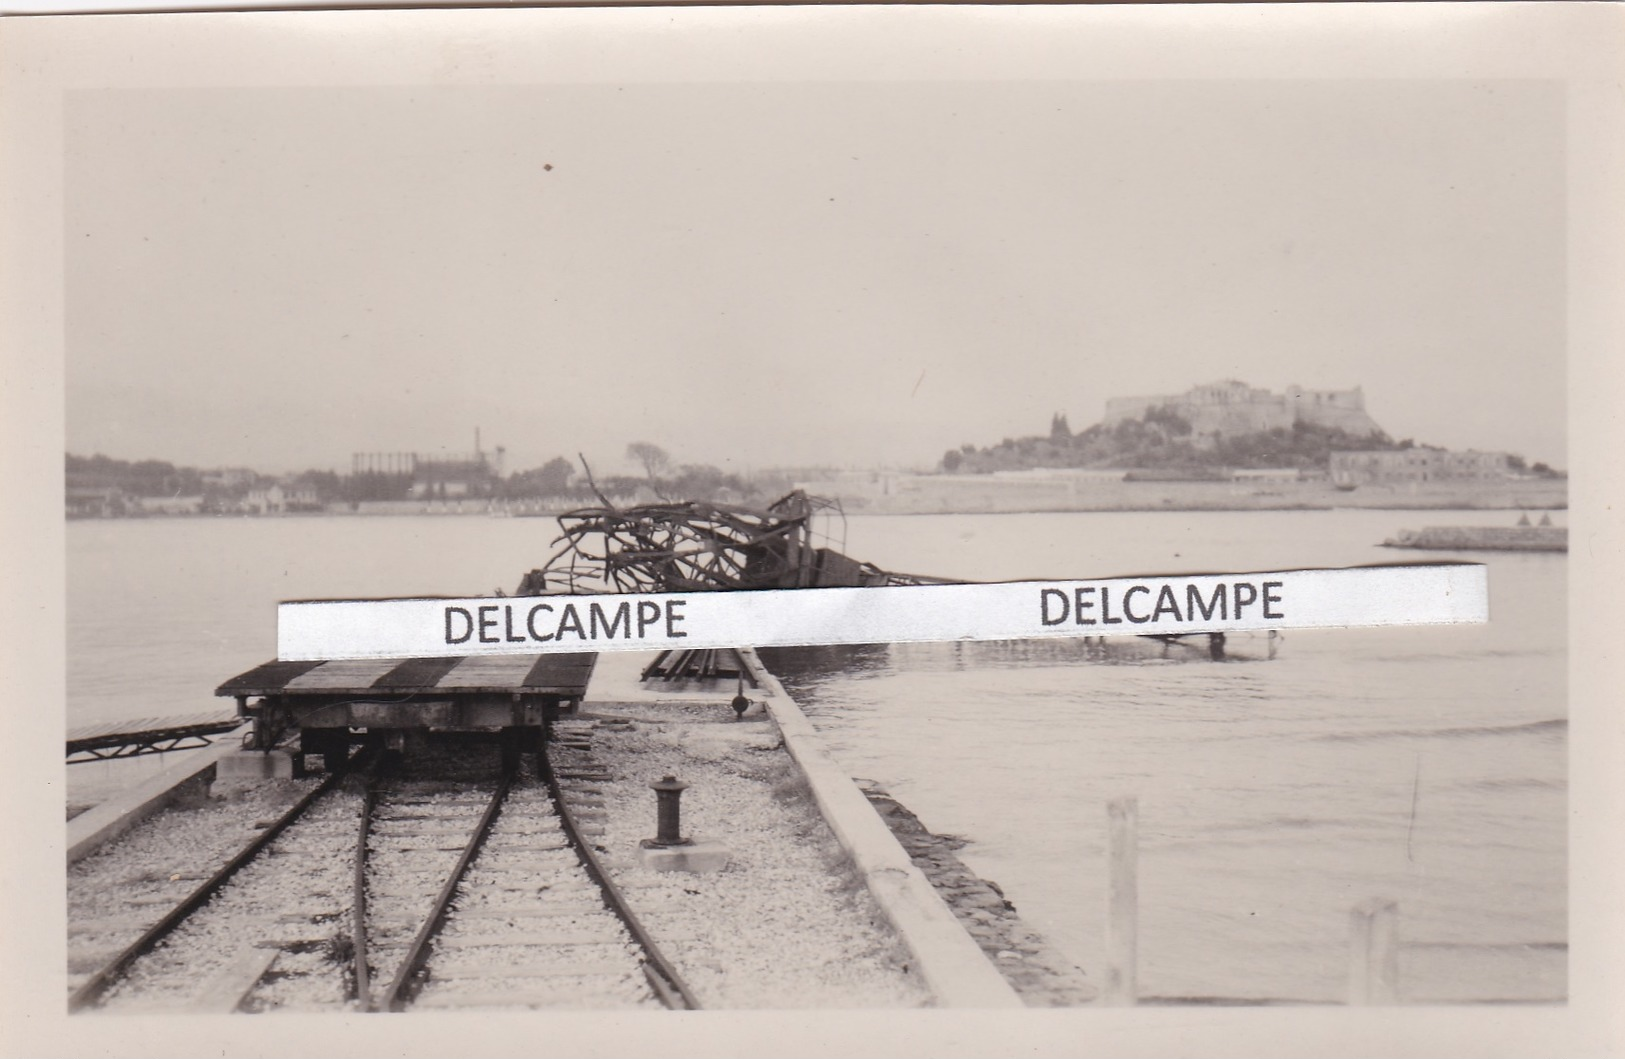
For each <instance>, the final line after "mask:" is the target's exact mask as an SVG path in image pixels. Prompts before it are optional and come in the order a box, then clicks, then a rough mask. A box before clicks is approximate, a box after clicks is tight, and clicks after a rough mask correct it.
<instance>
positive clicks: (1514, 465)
mask: <svg viewBox="0 0 1625 1059" xmlns="http://www.w3.org/2000/svg"><path fill="white" fill-rule="evenodd" d="M1507 467H1508V468H1509V469H1511V470H1514V471H1527V470H1528V469H1529V467H1528V465H1527V464H1525V463H1524V462H1523V457H1522V456H1519V455H1518V454H1516V453H1509V454H1508V455H1507Z"/></svg>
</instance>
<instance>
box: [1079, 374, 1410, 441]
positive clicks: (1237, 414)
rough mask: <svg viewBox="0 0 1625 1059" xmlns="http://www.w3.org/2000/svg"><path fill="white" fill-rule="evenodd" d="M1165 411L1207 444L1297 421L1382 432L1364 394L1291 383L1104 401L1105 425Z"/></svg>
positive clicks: (1208, 387) (1230, 385)
mask: <svg viewBox="0 0 1625 1059" xmlns="http://www.w3.org/2000/svg"><path fill="white" fill-rule="evenodd" d="M1155 410H1163V411H1166V412H1169V413H1172V414H1174V415H1177V416H1179V417H1180V418H1181V419H1183V420H1184V421H1185V422H1187V423H1189V424H1190V427H1191V435H1192V438H1193V441H1194V443H1195V444H1196V445H1198V446H1199V447H1206V446H1211V445H1212V444H1214V443H1215V442H1216V441H1218V440H1219V439H1221V438H1230V437H1239V436H1241V435H1245V434H1257V433H1260V432H1263V431H1268V430H1276V429H1282V430H1290V429H1291V428H1292V427H1293V426H1294V425H1295V424H1297V423H1308V424H1312V425H1315V426H1322V427H1335V428H1337V429H1339V430H1343V431H1346V432H1348V433H1350V434H1357V435H1361V436H1364V435H1366V434H1378V433H1381V432H1382V428H1381V427H1379V426H1378V425H1377V423H1376V421H1375V420H1373V419H1372V418H1371V417H1370V416H1369V415H1367V414H1366V411H1365V394H1364V393H1363V392H1362V390H1361V389H1360V387H1358V386H1356V387H1355V388H1354V389H1352V390H1306V389H1304V388H1303V387H1301V386H1298V385H1295V384H1294V385H1292V386H1288V387H1287V388H1286V392H1285V393H1280V394H1278V393H1272V392H1271V391H1269V390H1265V389H1261V388H1259V387H1255V386H1249V385H1247V384H1246V383H1244V382H1241V381H1239V380H1236V379H1225V380H1222V381H1220V382H1213V383H1207V384H1205V385H1202V386H1195V387H1192V388H1191V389H1189V390H1187V391H1185V392H1184V393H1181V394H1158V395H1153V396H1149V397H1113V398H1110V399H1108V400H1107V401H1106V417H1105V419H1104V420H1103V423H1104V425H1105V426H1107V427H1112V426H1116V425H1117V424H1118V423H1121V422H1124V421H1126V420H1130V419H1143V418H1144V417H1145V415H1146V413H1147V412H1153V411H1155Z"/></svg>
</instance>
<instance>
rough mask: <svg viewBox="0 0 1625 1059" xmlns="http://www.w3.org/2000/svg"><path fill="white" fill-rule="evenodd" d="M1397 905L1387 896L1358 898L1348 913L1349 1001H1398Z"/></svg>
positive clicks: (1355, 1003)
mask: <svg viewBox="0 0 1625 1059" xmlns="http://www.w3.org/2000/svg"><path fill="white" fill-rule="evenodd" d="M1398 926H1399V905H1398V904H1397V903H1396V902H1394V901H1392V900H1390V899H1388V898H1386V897H1373V898H1370V899H1368V900H1365V901H1361V902H1360V903H1359V904H1357V905H1355V906H1354V908H1353V909H1352V910H1351V911H1350V912H1349V1003H1350V1004H1353V1005H1357V1006H1362V1005H1379V1004H1395V1003H1398V1001H1399V944H1398V939H1399V932H1398V929H1397V928H1398Z"/></svg>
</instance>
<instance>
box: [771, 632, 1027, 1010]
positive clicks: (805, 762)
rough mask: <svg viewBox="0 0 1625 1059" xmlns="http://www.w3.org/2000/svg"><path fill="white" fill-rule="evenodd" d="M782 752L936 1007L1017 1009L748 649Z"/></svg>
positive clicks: (1017, 1000) (1010, 992)
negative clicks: (798, 773) (798, 772)
mask: <svg viewBox="0 0 1625 1059" xmlns="http://www.w3.org/2000/svg"><path fill="white" fill-rule="evenodd" d="M740 655H741V657H742V658H743V659H744V661H745V664H746V665H747V666H748V667H749V668H750V671H751V674H752V676H754V677H755V679H756V682H757V684H758V685H759V686H760V687H762V688H763V689H765V690H767V691H769V692H770V693H771V694H770V695H769V696H768V697H767V698H766V702H765V705H766V707H767V710H768V713H769V715H770V716H771V717H772V718H773V720H774V722H775V723H776V724H777V725H778V727H779V732H780V734H781V735H782V736H783V737H784V745H785V749H786V750H788V751H789V753H790V756H791V758H792V759H793V760H794V761H795V763H796V764H797V765H798V766H799V767H800V769H801V771H802V774H803V775H804V776H806V779H807V784H808V786H809V787H810V788H811V790H812V794H813V800H814V801H815V802H816V803H817V805H818V808H819V811H820V812H821V813H823V815H824V819H825V820H826V821H827V822H828V824H829V826H830V830H831V831H833V832H834V833H835V837H836V838H837V839H838V840H839V841H840V843H841V846H842V848H844V849H845V850H846V852H847V855H848V856H850V857H851V858H852V863H853V865H854V866H855V867H856V868H857V870H858V873H859V874H860V875H861V876H862V877H863V880H864V882H865V883H866V884H867V885H868V887H869V891H870V893H871V894H873V895H874V899H875V902H876V903H877V904H878V905H879V906H880V909H881V911H882V912H883V913H884V914H885V916H886V918H887V919H888V920H889V921H890V922H891V925H892V927H893V929H895V930H896V931H897V934H898V936H899V937H900V938H901V939H902V941H903V944H904V945H905V946H907V948H908V951H909V953H910V954H911V955H912V956H913V958H914V967H915V969H916V970H918V971H919V973H920V976H921V978H923V979H924V981H925V984H926V986H927V987H928V988H929V989H930V990H931V992H932V994H933V995H934V996H935V997H936V1000H937V1003H938V1005H939V1006H941V1007H953V1008H1019V1007H1023V1006H1025V1005H1024V1002H1023V1001H1022V999H1021V997H1020V996H1019V995H1018V994H1017V993H1016V991H1015V990H1014V989H1013V988H1012V987H1011V985H1010V983H1009V982H1008V981H1006V980H1005V978H1004V976H1003V975H1002V974H1000V973H999V971H998V969H997V968H995V967H994V966H993V964H992V963H991V962H990V961H989V960H988V958H987V955H986V954H985V953H984V952H983V951H982V949H981V947H980V946H978V945H977V944H976V942H975V940H974V939H972V938H971V936H970V934H969V933H967V932H966V930H965V928H964V926H963V925H961V923H960V922H959V919H958V918H957V917H956V916H955V915H954V914H953V911H952V910H951V909H949V907H948V905H947V904H946V903H945V902H944V901H943V899H942V897H941V895H939V894H938V893H937V891H936V888H935V887H934V886H932V885H931V881H930V880H929V879H927V878H926V877H925V873H924V872H922V871H920V869H919V868H917V867H915V865H914V862H913V860H912V859H911V858H910V857H909V855H908V852H907V851H906V850H904V849H903V847H902V844H901V843H899V842H898V841H897V838H896V836H895V835H893V834H892V832H891V829H890V828H888V827H887V826H886V824H885V821H883V820H881V818H880V816H879V814H877V813H876V812H875V810H874V807H873V806H872V805H870V804H869V800H868V799H867V798H866V797H865V796H864V794H863V792H862V791H861V790H859V789H858V785H857V784H856V783H855V782H854V781H853V779H852V777H850V776H848V775H847V774H846V772H845V770H844V769H842V768H841V767H840V766H839V765H838V764H837V763H836V761H835V759H834V758H833V757H832V756H831V755H830V753H829V751H828V750H827V749H825V747H824V741H823V737H821V736H820V735H819V734H818V732H817V730H816V729H814V728H813V725H812V722H811V721H809V720H808V719H807V715H806V714H804V713H802V712H801V707H800V706H798V705H797V704H796V701H795V700H794V699H793V698H791V697H790V694H789V692H787V691H785V689H784V685H783V684H781V683H779V680H778V678H777V677H775V676H774V675H773V674H772V673H771V672H769V671H768V669H767V667H766V666H764V665H763V664H762V661H761V659H760V658H759V657H757V654H756V651H755V650H754V649H752V648H744V649H741V650H740Z"/></svg>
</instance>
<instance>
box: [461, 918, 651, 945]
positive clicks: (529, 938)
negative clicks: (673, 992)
mask: <svg viewBox="0 0 1625 1059" xmlns="http://www.w3.org/2000/svg"><path fill="white" fill-rule="evenodd" d="M619 925H620V924H619V923H616V926H619ZM605 933H606V934H607V933H608V932H607V931H606V932H605ZM627 944H628V942H627V938H626V935H625V933H624V931H623V932H622V933H621V935H620V936H619V937H614V936H609V937H606V936H604V935H603V934H521V933H519V932H518V931H504V932H502V933H501V934H455V935H452V934H443V935H441V936H440V937H439V938H438V939H436V941H435V945H436V946H437V947H438V948H439V949H440V950H442V951H446V950H451V949H506V948H512V947H514V946H516V945H535V946H540V947H542V948H555V947H556V948H561V949H562V948H572V949H574V948H589V947H591V946H594V945H603V946H613V947H615V948H617V949H624V948H626V946H627Z"/></svg>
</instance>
